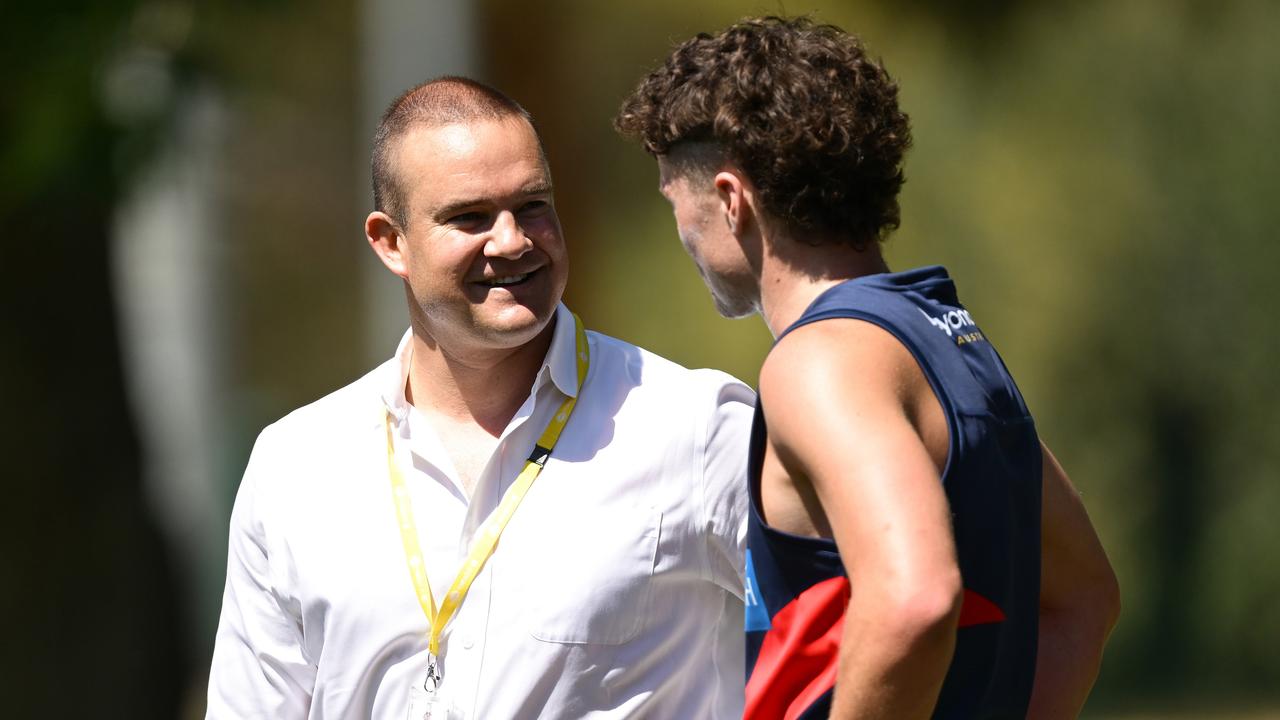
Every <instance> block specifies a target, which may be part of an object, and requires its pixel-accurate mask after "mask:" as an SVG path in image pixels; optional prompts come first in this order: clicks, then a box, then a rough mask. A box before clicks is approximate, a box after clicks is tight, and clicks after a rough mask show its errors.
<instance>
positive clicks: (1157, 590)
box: [0, 0, 1280, 720]
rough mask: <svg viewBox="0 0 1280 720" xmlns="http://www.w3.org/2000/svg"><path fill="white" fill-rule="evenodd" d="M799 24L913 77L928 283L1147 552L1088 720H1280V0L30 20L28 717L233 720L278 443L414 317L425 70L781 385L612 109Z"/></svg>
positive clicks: (304, 12) (20, 269)
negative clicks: (403, 250)
mask: <svg viewBox="0 0 1280 720" xmlns="http://www.w3.org/2000/svg"><path fill="white" fill-rule="evenodd" d="M780 12H785V13H787V14H799V13H813V14H814V15H815V16H816V17H817V18H818V19H820V20H822V21H827V22H832V23H835V24H838V25H840V26H842V27H844V28H846V29H850V30H853V31H856V32H857V33H859V34H861V35H862V36H863V37H864V38H865V39H866V41H867V42H868V44H869V45H870V46H871V48H872V49H873V51H874V53H875V54H877V55H879V56H881V57H882V58H883V59H884V62H885V64H886V65H887V67H888V68H889V70H890V72H891V73H892V74H894V75H895V77H896V78H897V79H898V80H899V82H900V84H901V87H902V102H903V105H904V107H905V109H906V110H907V112H908V113H909V114H910V115H911V117H912V120H913V124H914V135H915V147H914V150H913V151H912V152H911V154H910V156H909V158H908V164H907V176H908V182H907V185H906V190H905V195H904V197H903V225H902V229H901V230H900V231H899V232H898V233H897V234H896V235H894V236H893V237H892V239H891V240H890V241H889V243H888V246H887V252H888V256H889V260H890V263H891V265H893V266H894V267H896V268H899V269H901V268H906V267H909V266H913V265H917V264H925V263H943V264H945V265H947V266H948V267H949V268H950V269H951V270H952V273H953V275H954V276H956V277H957V278H958V281H959V284H960V290H961V296H962V298H964V300H965V301H966V304H967V306H968V307H969V309H970V311H971V312H972V313H973V314H974V316H975V317H976V318H977V319H978V320H979V322H981V323H982V325H983V329H984V331H985V332H986V334H987V335H988V336H990V337H991V338H993V339H994V341H995V342H996V344H997V346H998V347H999V348H1000V349H1001V350H1002V352H1003V355H1004V357H1005V359H1006V361H1007V363H1008V365H1009V366H1010V367H1011V369H1012V370H1013V372H1014V375H1015V376H1016V377H1017V378H1018V379H1019V381H1020V383H1021V385H1022V389H1023V391H1024V393H1025V394H1026V396H1027V398H1028V401H1029V403H1030V404H1031V406H1032V409H1033V411H1034V412H1035V413H1036V416H1037V419H1038V425H1039V428H1040V430H1041V433H1042V435H1043V436H1044V437H1045V438H1046V439H1047V440H1048V442H1049V443H1050V444H1051V445H1052V446H1053V447H1054V448H1055V450H1056V452H1057V454H1058V456H1059V457H1060V459H1061V460H1062V461H1063V464H1064V465H1065V466H1066V468H1067V469H1068V471H1069V472H1070V473H1071V474H1072V475H1073V477H1074V479H1075V481H1076V483H1077V484H1078V486H1079V487H1080V489H1081V491H1082V492H1083V493H1084V498H1085V502H1086V504H1087V505H1088V508H1089V511H1090V512H1091V513H1092V515H1093V517H1094V519H1095V522H1096V524H1097V526H1098V529H1099V531H1100V533H1101V535H1102V538H1103V541H1104V543H1105V544H1106V546H1107V548H1108V550H1109V551H1110V553H1111V557H1112V560H1113V562H1114V564H1115V566H1116V569H1117V571H1118V573H1119V576H1120V580H1121V584H1122V588H1123V597H1124V614H1123V617H1122V619H1121V624H1120V626H1119V628H1118V629H1117V631H1116V633H1115V635H1114V637H1113V640H1112V643H1111V645H1110V648H1109V652H1108V654H1107V658H1106V661H1105V664H1104V667H1103V672H1102V676H1101V678H1100V679H1099V681H1098V685H1097V688H1096V691H1095V694H1094V698H1093V700H1092V701H1091V702H1090V705H1089V708H1088V710H1087V713H1086V716H1088V717H1092V718H1125V719H1126V720H1132V719H1136V718H1160V717H1185V718H1201V717H1203V718H1264V717H1280V560H1278V557H1280V553H1278V552H1277V550H1276V545H1277V544H1278V543H1280V530H1278V529H1277V528H1278V527H1280V382H1277V380H1276V379H1275V374H1276V368H1277V363H1276V361H1275V358H1276V357H1277V353H1278V351H1280V332H1278V331H1277V328H1280V322H1277V320H1276V319H1275V318H1274V315H1275V314H1276V313H1277V312H1278V311H1280V285H1278V284H1277V282H1276V281H1275V280H1274V276H1275V275H1276V273H1277V271H1280V249H1278V243H1277V241H1276V239H1275V234H1276V228H1277V227H1280V202H1278V201H1277V194H1278V192H1280V152H1278V151H1277V144H1276V143H1275V142H1274V140H1273V134H1274V133H1275V131H1276V129H1277V128H1280V43H1277V37H1280V36H1278V35H1277V31H1278V30H1280V4H1276V3H1273V2H1267V1H1265V0H1255V1H1251V0H1223V1H1221V2H1216V3H1205V2H1194V1H1192V0H1163V1H1160V0H1112V1H1105V0H1090V1H1085V2H1075V3H1059V2H1049V0H1023V1H1017V0H981V1H980V2H967V3H959V2H949V1H947V0H899V1H898V2H891V1H890V0H879V1H873V0H866V1H862V2H844V3H837V2H822V3H814V2H810V3H792V2H787V3H781V2H778V3H773V4H765V3H760V4H755V3H734V2H727V1H709V0H703V1H701V2H689V1H688V0H681V1H678V2H677V1H675V0H650V1H648V2H644V3H606V2H599V1H598V0H597V1H590V0H556V1H552V2H546V3H525V2H514V1H512V0H487V1H485V2H477V3H470V2H465V1H459V2H444V0H436V1H434V2H427V1H423V2H414V1H412V0H365V1H364V2H359V1H358V0H312V1H309V2H302V1H301V0H260V1H258V2H251V1H250V0H227V1H225V2H221V3H196V2H190V1H188V2H182V1H178V0H164V1H154V0H152V1H147V2H137V1H122V0H114V1H105V0H104V1H99V2H91V3H90V2H78V3H76V2H50V1H46V2H29V1H27V2H18V3H16V4H14V3H7V4H6V5H5V7H4V9H3V11H2V17H3V22H2V23H0V24H2V25H3V29H2V30H0V41H2V44H0V66H2V67H3V68H4V83H3V90H2V91H0V143H2V144H0V223H2V224H0V228H3V231H4V233H5V235H6V237H5V239H4V242H3V245H2V246H3V261H2V262H0V279H2V281H3V282H0V298H3V301H4V302H3V308H4V311H3V314H2V315H0V318H3V323H4V333H3V338H4V340H3V347H4V351H3V353H2V354H0V363H2V364H0V389H2V390H3V396H0V400H2V401H3V406H4V407H5V409H6V410H7V413H6V418H7V419H6V427H5V432H4V433H3V434H2V436H3V441H2V442H3V445H0V449H2V450H3V452H4V459H5V472H4V476H5V477H6V478H7V479H6V482H5V489H6V494H5V497H6V502H5V503H4V505H3V507H4V511H5V516H6V520H5V522H4V523H3V524H2V526H3V537H4V546H3V547H4V553H5V557H4V565H3V569H0V577H2V578H3V580H4V586H3V600H2V601H0V602H2V603H3V604H2V605H0V613H2V617H3V618H4V628H5V632H4V638H3V641H2V642H0V647H2V648H3V650H0V658H3V660H2V661H0V663H2V664H0V673H2V674H0V678H3V685H2V686H3V687H4V689H5V699H4V701H3V706H4V707H5V711H4V715H5V716H6V717H83V716H94V717H112V718H116V717H119V718H174V717H177V718H195V717H200V716H201V715H202V714H203V710H204V684H205V680H206V676H207V671H208V662H209V655H210V652H211V649H212V642H213V633H214V628H215V626H216V621H217V612H218V608H219V604H220V601H221V592H222V583H223V573H224V571H225V564H226V558H225V553H226V545H225V543H226V530H227V519H228V516H229V513H230V507H231V500H232V497H233V495H234V492H235V488H236V485H237V483H238V481H239V476H240V473H241V471H242V470H243V468H244V465H245V462H246V460H247V458H248V452H249V448H250V446H251V444H252V442H253V439H254V437H255V436H256V434H257V433H258V431H259V430H260V429H261V428H262V427H263V426H264V425H265V424H267V423H269V422H271V421H273V420H275V419H276V418H278V417H280V416H281V415H283V414H284V413H286V412H288V411H289V410H291V409H292V408H295V407H297V406H299V405H301V404H304V403H307V402H309V401H311V400H314V399H316V398H318V397H320V396H322V395H324V394H326V393H327V392H329V391H331V390H333V389H336V388H337V387H339V386H341V385H344V384H346V383H348V382H350V381H351V380H353V379H354V378H356V377H358V376H359V375H361V374H363V372H364V371H365V370H367V369H368V368H370V367H372V366H373V365H374V364H376V363H377V362H380V361H381V360H382V359H385V358H386V357H388V356H389V355H390V354H391V352H392V351H393V350H394V348H395V343H396V340H397V338H398V336H399V334H400V333H401V332H402V331H403V328H404V327H405V326H406V324H407V320H406V315H405V309H404V300H403V296H402V294H401V290H400V287H399V284H398V281H395V280H394V279H393V278H392V277H391V276H390V275H389V274H387V273H386V272H385V271H383V270H381V268H380V266H378V265H377V264H376V262H375V260H374V258H373V256H372V254H371V253H370V252H369V251H368V249H367V248H366V246H365V243H364V238H363V235H362V229H361V223H362V220H363V218H364V215H365V214H366V213H367V212H368V210H369V209H370V193H369V191H368V182H367V159H368V154H369V147H370V141H369V138H370V136H371V134H372V130H373V127H374V124H375V122H376V120H377V117H378V115H379V113H380V111H381V109H382V108H383V107H384V106H385V105H386V103H387V102H388V101H389V100H390V99H391V98H392V97H394V96H395V95H396V94H397V93H398V92H399V91H401V90H403V89H405V88H406V87H408V86H410V85H412V84H415V83H416V82H418V81H420V80H423V79H426V78H429V77H432V76H436V75H441V74H446V73H450V74H453V73H461V74H467V75H471V76H474V77H477V78H479V79H482V80H486V81H489V82H491V83H494V84H496V85H497V86H498V87H500V88H502V89H504V90H506V91H507V92H509V93H510V94H511V95H513V96H514V97H515V98H516V99H517V100H519V101H520V102H522V103H523V104H525V106H526V107H528V108H529V110H530V111H531V112H532V113H533V114H534V116H535V118H536V120H537V122H538V124H539V127H540V129H541V131H542V133H543V137H544V139H545V142H546V146H547V151H548V154H549V157H550V161H551V163H552V170H553V174H554V178H555V181H556V186H557V205H558V208H559V211H560V215H561V219H562V220H563V222H564V226H565V231H566V234H567V236H568V241H569V244H570V252H571V254H572V266H573V269H572V272H571V280H570V285H569V293H568V302H569V303H570V305H571V306H572V307H573V308H574V309H575V310H577V311H578V312H579V313H580V314H581V315H582V317H583V318H584V320H585V321H586V323H587V324H588V325H589V326H590V327H592V328H595V329H598V330H601V331H604V332H608V333H610V334H614V335H618V336H620V337H623V338H625V339H627V340H630V341H633V342H635V343H637V344H640V345H642V346H645V347H648V348H650V349H652V350H655V351H657V352H659V353H661V354H664V355H667V356H668V357H671V358H673V359H675V360H677V361H679V362H682V363H683V364H686V365H689V366H695V367H701V366H710V367H718V368H723V369H726V370H728V371H730V372H732V373H734V374H735V375H737V376H738V377H741V378H742V379H744V380H746V381H747V382H749V383H752V384H754V382H755V371H756V368H757V367H758V366H759V363H760V361H761V359H762V358H763V356H764V354H765V353H766V352H767V350H768V347H769V343H770V338H769V336H768V333H767V332H766V330H765V328H764V326H763V324H762V323H761V322H759V321H758V320H755V319H752V320H745V321H737V322H729V321H724V320H721V319H719V318H718V317H717V316H716V315H715V313H714V310H713V308H712V305H711V303H710V300H709V299H708V297H707V295H706V292H705V291H704V289H703V287H702V285H701V282H700V281H699V279H698V277H697V274H696V273H695V271H694V269H693V267H692V265H691V264H690V263H689V262H687V260H686V259H685V258H684V257H683V254H682V251H681V249H680V246H679V242H678V241H677V240H676V238H675V233H674V226H673V223H672V220H671V217H670V214H669V212H670V211H669V209H668V207H667V205H666V204H665V202H664V201H663V200H662V199H661V198H660V196H659V195H658V194H657V192H656V184H657V173H656V169H655V167H654V164H653V162H652V161H651V160H650V158H648V157H647V156H646V155H645V154H644V153H643V152H642V151H641V150H640V149H639V148H638V147H636V146H634V145H632V144H629V143H627V142H624V141H623V140H621V139H620V138H618V137H617V136H616V135H615V134H614V133H613V131H612V130H611V129H610V121H611V119H612V116H613V113H614V111H615V109H616V108H617V106H618V103H619V102H620V100H621V99H622V97H623V96H624V94H625V93H626V92H627V91H628V89H629V88H630V87H631V86H632V85H633V84H634V83H635V82H636V81H637V80H638V79H639V78H640V76H641V75H642V74H643V73H644V72H645V71H646V70H647V69H648V68H649V67H651V66H652V65H654V64H655V63H657V62H658V61H660V59H661V58H662V57H664V56H665V54H666V53H667V51H668V50H669V49H670V47H671V46H672V44H673V43H674V42H677V41H680V40H683V39H685V38H687V37H689V36H690V35H691V34H693V33H695V32H698V31H700V30H714V29H718V28H719V27H722V26H724V25H725V24H728V23H730V22H732V21H734V20H736V19H738V18H740V17H742V16H745V15H750V14H761V13H780ZM342 521H343V520H342V518H341V517H335V518H333V522H334V523H335V524H341V523H342Z"/></svg>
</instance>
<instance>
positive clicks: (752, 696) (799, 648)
mask: <svg viewBox="0 0 1280 720" xmlns="http://www.w3.org/2000/svg"><path fill="white" fill-rule="evenodd" d="M848 606H849V580H848V578H844V577H834V578H831V579H829V580H823V581H822V582H820V583H818V584H817V585H814V586H813V587H810V588H809V589H808V590H805V591H804V592H802V593H800V594H799V595H798V596H796V599H795V600H792V601H791V602H789V603H787V604H786V605H785V606H784V607H783V608H782V609H781V610H779V611H778V612H777V614H775V615H774V616H773V618H771V624H772V627H771V628H770V629H769V631H768V632H767V633H766V634H765V636H764V641H763V642H762V643H761V645H760V654H759V656H758V657H757V659H756V666H755V668H754V669H753V670H752V671H751V678H750V679H749V680H748V681H747V704H746V710H745V712H744V713H743V718H744V720H778V719H779V718H782V720H794V719H795V718H796V717H799V715H800V714H801V713H803V712H804V711H805V710H807V709H808V708H809V705H811V704H812V703H813V702H814V701H815V700H817V699H818V698H820V697H822V695H823V693H825V692H827V691H828V690H830V689H831V688H833V687H835V683H836V669H837V665H838V663H839V660H840V633H841V631H842V630H843V628H844V611H845V609H846V608H847V607H848Z"/></svg>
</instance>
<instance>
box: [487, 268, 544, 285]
mask: <svg viewBox="0 0 1280 720" xmlns="http://www.w3.org/2000/svg"><path fill="white" fill-rule="evenodd" d="M536 272H537V270H533V271H530V272H527V273H520V274H518V275H502V276H500V277H495V278H491V279H490V278H486V279H484V280H480V281H478V282H477V283H476V284H477V285H481V286H483V287H487V288H499V287H513V286H515V285H523V284H525V283H526V282H528V281H529V278H531V277H533V276H534V273H536Z"/></svg>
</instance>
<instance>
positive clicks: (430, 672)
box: [422, 653, 440, 693]
mask: <svg viewBox="0 0 1280 720" xmlns="http://www.w3.org/2000/svg"><path fill="white" fill-rule="evenodd" d="M422 689H423V690H426V691H427V692H429V693H434V692H435V691H436V690H439V689H440V665H439V664H438V663H437V662H436V656H435V655H434V654H431V653H428V654H427V679H426V680H424V681H423V682H422Z"/></svg>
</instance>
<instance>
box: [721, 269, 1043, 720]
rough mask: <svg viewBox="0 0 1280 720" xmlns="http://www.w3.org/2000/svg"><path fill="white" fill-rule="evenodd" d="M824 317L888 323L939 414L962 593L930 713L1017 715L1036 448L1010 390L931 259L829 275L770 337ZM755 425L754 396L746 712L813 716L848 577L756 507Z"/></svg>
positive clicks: (832, 554) (1030, 655)
mask: <svg viewBox="0 0 1280 720" xmlns="http://www.w3.org/2000/svg"><path fill="white" fill-rule="evenodd" d="M831 318H854V319H857V320H864V321H867V322H870V323H874V324H875V325H878V326H880V327H881V328H883V329H885V330H886V331H888V332H890V333H892V334H893V335H894V336H895V337H896V338H897V339H898V340H899V341H900V342H901V343H902V344H903V345H904V346H906V348H907V349H908V350H910V351H911V354H912V355H913V356H914V357H915V359H916V362H917V363H919V365H920V368H921V369H922V370H923V371H924V375H925V377H926V378H927V379H928V381H929V384H930V386H932V388H933V391H934V394H935V395H936V396H937V398H938V401H939V402H940V403H941V404H942V409H943V411H944V413H945V415H946V418H947V429H948V431H949V434H950V448H949V451H948V457H947V464H946V469H945V471H944V472H943V473H942V484H943V488H944V489H945V491H946V495H947V500H948V501H949V502H950V505H951V512H952V521H953V526H954V532H955V543H956V552H957V554H958V557H959V563H960V574H961V577H962V578H963V580H964V588H965V590H964V602H963V605H962V608H961V613H960V629H959V630H958V632H957V639H956V649H955V655H954V656H953V658H952V661H951V667H950V669H949V670H948V671H947V677H946V680H945V682H944V683H943V686H942V691H941V694H940V695H939V698H938V705H937V708H936V709H935V711H934V714H933V717H935V718H939V719H941V720H970V719H972V718H984V719H985V718H993V719H994V718H1002V719H1003V718H1023V717H1025V716H1026V712H1027V704H1028V702H1029V700H1030V697H1031V683H1032V679H1033V677H1034V675H1035V661H1036V633H1037V625H1038V606H1039V593H1040V473H1041V454H1040V442H1039V439H1038V438H1037V436H1036V431H1035V425H1034V424H1033V423H1032V420H1031V415H1030V413H1029V412H1028V411H1027V407H1026V404H1025V403H1024V402H1023V400H1022V394H1021V393H1020V392H1018V388H1017V386H1016V385H1015V384H1014V382H1013V378H1011V377H1010V376H1009V371H1008V370H1007V369H1006V368H1005V366H1004V362H1003V361H1002V360H1001V359H1000V356H999V355H998V354H996V351H995V349H994V348H993V347H991V344H990V343H989V342H988V341H987V339H986V337H985V336H984V335H983V333H982V331H981V330H980V329H979V328H978V326H977V325H976V324H975V323H974V321H973V318H972V317H970V315H969V313H968V311H966V310H965V309H964V307H963V306H962V305H961V304H960V301H959V300H958V299H957V297H956V290H955V285H954V284H953V283H952V281H951V278H950V277H949V276H948V275H947V271H946V270H945V269H943V268H941V267H927V268H920V269H916V270H909V271H906V272H901V273H885V274H880V275H868V276H864V277H860V278H856V279H854V280H850V281H847V282H844V283H841V284H840V285H837V286H836V287H833V288H831V289H830V290H827V291H826V292H824V293H823V294H822V295H820V296H819V297H818V299H817V300H815V301H814V302H813V304H812V305H810V306H809V308H808V309H807V310H805V312H804V314H803V315H801V316H800V319H799V320H797V321H796V322H795V324H794V325H792V326H791V327H789V328H787V331H786V332H784V333H783V334H782V335H780V336H779V341H781V340H782V338H783V337H785V336H786V333H787V332H790V331H791V330H794V329H796V328H797V327H800V326H802V325H807V324H809V323H813V322H819V321H822V320H828V319H831ZM857 370H858V369H857V368H849V371H850V372H857ZM766 432H767V430H766V425H765V408H763V407H762V406H757V408H756V418H755V424H754V426H753V428H752V436H751V455H750V460H749V463H750V464H749V470H748V473H749V474H748V477H749V483H750V488H751V510H750V512H749V513H748V521H747V522H748V529H747V545H748V548H749V549H748V550H747V587H746V594H747V598H746V600H747V611H746V630H747V704H746V714H745V717H746V718H748V719H750V720H793V719H794V718H804V719H809V718H826V717H827V715H828V713H829V712H830V710H831V697H832V690H833V687H834V684H835V678H836V669H837V661H838V656H839V646H840V636H841V631H842V628H843V622H844V613H845V609H846V608H847V607H848V603H849V580H848V577H847V575H846V573H845V570H844V566H843V564H841V562H840V555H839V554H838V553H837V551H836V545H835V542H833V541H831V540H828V539H821V538H806V537H799V536H795V535H791V534H788V533H784V532H781V531H779V530H775V529H773V528H771V527H769V526H768V525H766V524H765V522H764V520H763V519H762V518H761V516H760V468H761V465H762V463H763V460H764V448H765V437H766ZM849 442H858V438H856V437H851V438H849Z"/></svg>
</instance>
